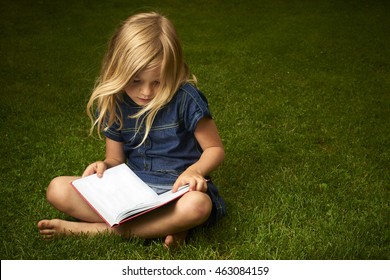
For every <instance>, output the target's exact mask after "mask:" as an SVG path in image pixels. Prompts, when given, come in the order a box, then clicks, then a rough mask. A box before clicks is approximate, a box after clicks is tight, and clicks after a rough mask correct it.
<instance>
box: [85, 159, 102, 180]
mask: <svg viewBox="0 0 390 280" xmlns="http://www.w3.org/2000/svg"><path fill="white" fill-rule="evenodd" d="M106 169H107V165H106V163H105V162H104V161H97V162H94V163H91V164H90V165H88V167H87V168H86V169H85V170H84V173H83V175H82V177H85V176H89V175H92V174H95V173H96V175H97V176H98V177H99V178H101V177H102V176H103V173H104V171H105V170H106Z"/></svg>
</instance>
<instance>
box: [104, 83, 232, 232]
mask: <svg viewBox="0 0 390 280" xmlns="http://www.w3.org/2000/svg"><path fill="white" fill-rule="evenodd" d="M119 109H120V111H121V114H122V118H123V120H122V121H123V125H122V128H121V129H119V125H118V124H117V123H114V124H113V125H112V126H110V127H108V128H106V129H105V136H106V137H108V138H110V139H112V140H114V141H118V142H123V143H124V152H125V156H126V159H127V165H128V166H129V167H130V168H131V169H132V170H133V171H134V173H136V174H137V175H138V176H139V177H140V178H141V179H142V180H143V181H144V182H145V183H147V184H148V185H149V186H150V187H151V188H152V189H153V190H154V191H156V192H157V193H158V194H160V193H163V192H166V191H169V190H171V189H172V185H173V184H174V182H175V181H176V179H177V178H178V176H179V175H180V174H181V173H182V172H183V171H184V170H186V169H187V167H189V166H190V165H192V164H193V163H195V162H196V161H198V160H199V158H200V156H201V154H202V149H201V147H200V146H199V144H198V142H197V141H196V138H195V136H194V132H195V128H196V125H197V123H198V122H199V121H200V120H201V119H202V118H204V117H208V118H211V117H212V115H211V112H210V110H209V106H208V103H207V99H206V97H205V96H204V95H203V94H202V93H201V92H200V91H199V90H198V89H197V88H195V87H194V86H192V85H191V84H189V83H186V84H184V85H183V86H181V87H180V88H179V90H178V91H177V92H176V94H175V95H174V97H173V98H172V100H171V101H170V102H169V103H168V104H167V105H165V106H164V107H163V108H161V109H160V110H159V112H158V113H157V115H156V117H155V120H154V122H153V125H152V127H151V129H150V132H149V134H148V137H147V139H146V140H145V141H144V143H143V144H142V145H141V146H139V143H141V141H142V139H143V137H144V131H145V128H144V127H143V126H141V128H140V130H139V131H138V133H136V132H137V121H136V119H134V118H132V116H133V115H134V114H136V113H137V112H138V111H139V110H141V109H142V107H141V106H139V105H137V104H136V103H135V102H134V101H133V100H132V99H131V98H130V97H129V96H128V95H127V94H123V102H121V103H120V104H119ZM140 119H142V116H141V118H140ZM206 179H209V181H208V183H207V185H208V190H207V194H208V195H209V196H210V198H211V200H212V204H213V209H212V212H211V215H210V217H209V219H208V221H207V222H206V224H207V225H211V224H213V223H215V222H216V221H218V220H219V219H220V218H221V217H222V216H224V215H225V213H226V206H225V203H224V200H223V199H222V197H221V196H220V195H219V192H218V189H217V187H216V186H215V185H214V184H213V182H212V181H211V178H210V177H209V176H206Z"/></svg>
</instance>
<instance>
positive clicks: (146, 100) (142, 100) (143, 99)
mask: <svg viewBox="0 0 390 280" xmlns="http://www.w3.org/2000/svg"><path fill="white" fill-rule="evenodd" d="M152 99H153V98H142V97H138V100H139V101H140V102H142V103H145V104H146V103H149V102H150V101H151V100H152Z"/></svg>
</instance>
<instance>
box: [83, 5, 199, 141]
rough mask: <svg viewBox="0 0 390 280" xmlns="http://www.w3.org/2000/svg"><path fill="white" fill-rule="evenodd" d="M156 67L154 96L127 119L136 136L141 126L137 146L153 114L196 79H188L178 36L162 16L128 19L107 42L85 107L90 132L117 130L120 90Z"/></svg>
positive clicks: (135, 16)
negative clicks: (132, 122)
mask: <svg viewBox="0 0 390 280" xmlns="http://www.w3.org/2000/svg"><path fill="white" fill-rule="evenodd" d="M157 66H160V67H161V73H160V86H159V89H158V93H157V94H156V95H155V97H154V98H153V99H152V100H151V101H150V102H149V103H148V104H147V105H146V106H145V107H143V108H142V109H141V110H140V111H139V112H138V113H137V114H135V115H134V116H131V117H133V118H136V119H137V133H138V132H139V129H140V128H141V126H142V125H143V123H145V135H144V138H143V140H142V142H141V143H140V145H141V144H142V143H143V142H144V141H145V139H146V138H147V136H148V134H149V131H150V129H151V126H152V124H153V121H154V118H155V117H156V114H157V112H158V111H159V110H160V109H161V108H162V107H163V106H164V105H166V104H167V103H168V102H169V101H170V100H171V99H172V97H173V96H174V94H175V92H176V91H177V90H178V88H179V87H180V86H181V85H182V84H183V83H185V82H190V81H192V82H193V83H195V84H196V78H195V76H193V75H192V76H191V77H192V79H190V73H189V68H188V66H187V64H186V63H185V61H184V57H183V52H182V49H181V45H180V42H179V38H178V35H177V33H176V30H175V28H174V26H173V24H172V23H171V22H170V21H169V20H168V19H167V18H166V17H164V16H162V15H161V14H158V13H155V12H150V13H140V14H136V15H133V16H131V17H129V18H128V19H127V20H125V21H124V22H123V23H122V24H121V25H120V26H119V28H118V29H117V31H116V32H115V34H114V35H113V37H112V38H111V40H110V43H109V47H108V51H107V53H106V56H105V58H104V60H103V65H102V69H101V73H100V76H99V78H98V80H97V82H96V85H95V88H94V90H93V92H92V95H91V97H90V99H89V102H88V104H87V113H88V116H89V117H90V119H91V121H92V127H91V130H90V133H93V130H94V128H95V127H96V129H97V132H98V134H99V137H101V136H100V134H101V132H102V129H103V130H104V129H106V128H107V127H109V126H111V125H112V124H113V123H115V122H116V123H118V124H119V129H121V128H122V126H123V122H122V117H123V116H122V112H120V109H119V103H120V102H122V101H123V97H122V94H123V93H124V88H125V87H126V85H127V84H128V83H129V81H131V80H132V79H133V78H134V76H135V75H137V74H138V73H139V72H141V71H143V70H145V69H153V68H155V67H157ZM96 110H97V112H98V114H97V115H96V114H95V113H96ZM141 116H142V118H140V117H141Z"/></svg>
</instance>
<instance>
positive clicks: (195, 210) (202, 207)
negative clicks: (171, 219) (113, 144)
mask: <svg viewBox="0 0 390 280" xmlns="http://www.w3.org/2000/svg"><path fill="white" fill-rule="evenodd" d="M188 194H190V195H191V198H189V201H187V203H186V204H185V205H184V206H183V208H182V211H183V212H182V213H183V215H185V216H186V217H187V219H190V220H192V221H193V223H194V224H198V225H200V224H203V223H204V222H205V221H206V220H207V219H208V217H209V216H210V213H211V210H212V203H211V199H210V197H209V196H208V195H207V194H205V193H202V192H191V193H188Z"/></svg>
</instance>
